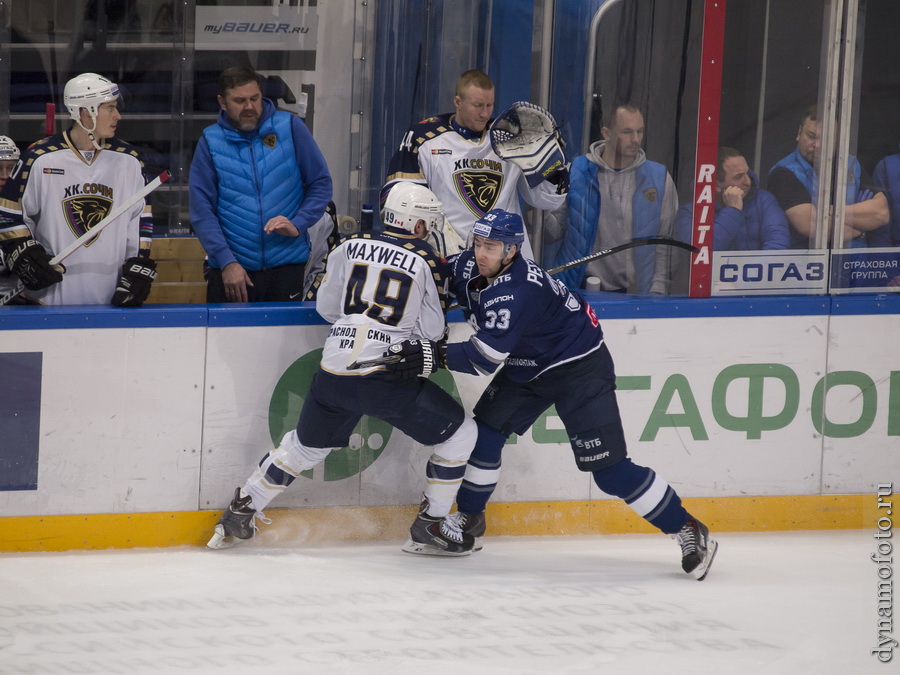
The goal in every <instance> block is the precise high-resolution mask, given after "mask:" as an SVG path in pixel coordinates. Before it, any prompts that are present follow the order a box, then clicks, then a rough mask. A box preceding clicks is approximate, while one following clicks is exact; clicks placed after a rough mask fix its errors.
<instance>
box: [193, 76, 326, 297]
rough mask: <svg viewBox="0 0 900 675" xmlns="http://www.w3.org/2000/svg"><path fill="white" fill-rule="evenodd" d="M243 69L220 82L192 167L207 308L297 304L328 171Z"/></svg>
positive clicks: (301, 132) (295, 121)
mask: <svg viewBox="0 0 900 675" xmlns="http://www.w3.org/2000/svg"><path fill="white" fill-rule="evenodd" d="M261 81H262V80H261V78H260V76H259V75H258V74H257V73H256V72H255V71H253V70H251V69H249V68H229V69H227V70H225V71H224V72H223V73H222V75H221V76H220V77H219V96H218V101H219V106H220V108H221V110H220V111H219V119H218V121H217V122H216V123H215V124H213V125H212V126H209V127H207V128H206V129H204V130H203V135H202V136H201V138H200V142H199V143H198V144H197V150H196V151H195V153H194V159H193V161H192V162H191V174H190V176H191V177H190V203H191V226H192V227H193V228H194V232H196V233H197V237H198V238H199V239H200V243H201V244H202V245H203V248H204V250H205V251H206V254H207V256H208V258H209V268H208V275H207V286H206V301H207V302H267V301H274V302H277V301H297V302H300V301H302V300H303V285H304V268H305V266H306V263H307V261H308V260H309V255H310V237H309V229H310V228H311V227H313V226H314V225H315V224H316V223H317V222H319V221H320V219H322V218H323V216H324V215H325V207H326V206H327V205H328V202H329V201H330V200H331V174H329V172H328V166H327V165H326V164H325V158H324V157H323V156H322V153H321V151H320V150H319V147H318V146H317V145H316V142H315V140H313V137H312V134H311V133H310V132H309V129H307V128H306V125H305V124H304V123H303V121H302V120H301V119H300V118H299V117H297V116H295V115H292V114H291V113H288V112H284V111H280V110H276V109H275V104H274V103H273V102H272V101H270V100H269V99H267V98H263V95H262V88H261Z"/></svg>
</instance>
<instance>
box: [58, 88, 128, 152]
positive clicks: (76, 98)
mask: <svg viewBox="0 0 900 675" xmlns="http://www.w3.org/2000/svg"><path fill="white" fill-rule="evenodd" d="M119 100H120V98H119V86H118V85H117V84H116V83H114V82H111V81H110V80H108V79H106V78H105V77H103V76H101V75H97V74H96V73H82V74H81V75H78V76H77V77H73V78H72V79H71V80H69V81H68V82H66V88H65V90H64V91H63V103H65V106H66V110H68V111H69V116H70V117H71V118H72V119H73V120H75V123H76V124H77V125H78V126H80V127H81V128H82V129H84V130H85V131H86V132H87V133H88V136H89V137H90V139H91V143H93V144H94V147H96V148H97V149H98V150H100V145H99V144H98V143H97V141H96V140H95V139H94V131H95V130H96V128H97V113H98V111H99V110H100V106H101V105H102V104H103V103H110V102H112V101H119ZM82 108H84V109H85V110H87V111H88V115H90V116H91V121H92V124H91V128H90V129H88V128H87V127H86V126H84V124H82V122H81V109H82Z"/></svg>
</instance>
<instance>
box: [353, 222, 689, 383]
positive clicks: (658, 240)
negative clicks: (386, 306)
mask: <svg viewBox="0 0 900 675" xmlns="http://www.w3.org/2000/svg"><path fill="white" fill-rule="evenodd" d="M648 245H657V246H674V247H675V248H683V249H684V250H685V251H690V252H691V253H699V252H700V249H699V248H697V247H696V246H692V245H691V244H686V243H685V242H683V241H678V240H677V239H669V238H668V237H646V238H643V239H635V240H634V241H629V242H627V243H625V244H620V245H619V246H613V247H612V248H607V249H604V250H602V251H597V252H596V253H592V254H591V255H586V256H584V257H583V258H576V259H575V260H571V261H569V262H567V263H565V264H564V265H559V266H558V267H553V268H551V269H549V270H547V273H548V274H556V273H558V272H563V271H565V270H568V269H572V268H573V267H578V266H579V265H584V264H585V263H589V262H591V261H592V260H597V259H598V258H605V257H606V256H608V255H612V254H614V253H619V252H620V251H627V250H628V249H630V248H634V247H636V246H648ZM458 307H459V305H458V304H456V303H454V304H453V305H452V306H451V307H450V308H449V309H448V310H447V311H450V310H453V309H457V308H458ZM400 359H401V356H400V355H399V354H391V355H390V356H382V357H380V358H376V359H372V360H371V361H362V362H357V361H354V362H353V363H351V364H350V365H349V366H348V369H350V370H357V369H362V368H373V367H375V366H383V365H384V364H386V363H396V362H397V361H399V360H400Z"/></svg>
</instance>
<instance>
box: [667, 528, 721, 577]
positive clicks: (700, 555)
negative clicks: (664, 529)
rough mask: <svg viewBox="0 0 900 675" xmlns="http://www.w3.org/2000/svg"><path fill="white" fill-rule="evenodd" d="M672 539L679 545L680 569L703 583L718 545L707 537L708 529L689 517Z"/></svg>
mask: <svg viewBox="0 0 900 675" xmlns="http://www.w3.org/2000/svg"><path fill="white" fill-rule="evenodd" d="M672 538H673V539H675V541H677V542H678V543H679V544H680V545H681V569H683V570H684V571H685V572H687V573H688V574H690V575H691V576H693V577H694V578H695V579H696V580H697V581H703V580H704V579H705V578H706V575H707V574H709V568H710V567H712V564H713V560H714V559H715V557H716V551H717V550H718V548H719V544H718V543H717V542H716V540H715V539H711V538H710V536H709V529H707V527H706V525H704V524H703V523H701V522H700V521H699V520H697V519H696V518H694V517H689V518H688V521H687V522H686V523H685V524H684V527H682V528H681V531H679V532H678V533H677V534H673V535H672Z"/></svg>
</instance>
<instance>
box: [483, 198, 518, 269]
mask: <svg viewBox="0 0 900 675" xmlns="http://www.w3.org/2000/svg"><path fill="white" fill-rule="evenodd" d="M472 236H473V238H474V237H484V238H486V239H493V240H495V241H501V242H503V244H504V247H503V257H504V258H505V257H507V256H508V255H509V247H510V246H512V245H513V244H515V246H516V250H517V251H521V250H522V242H523V241H525V224H524V223H523V222H522V216H520V215H519V214H518V213H512V212H511V211H504V210H503V209H493V210H491V211H488V212H487V213H486V214H484V215H483V216H482V217H481V218H479V219H478V220H476V221H475V225H474V226H473V227H472Z"/></svg>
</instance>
